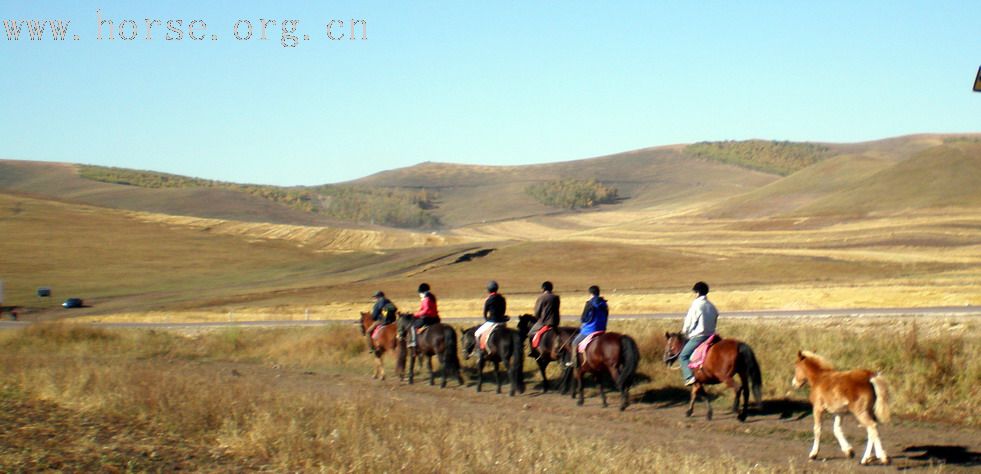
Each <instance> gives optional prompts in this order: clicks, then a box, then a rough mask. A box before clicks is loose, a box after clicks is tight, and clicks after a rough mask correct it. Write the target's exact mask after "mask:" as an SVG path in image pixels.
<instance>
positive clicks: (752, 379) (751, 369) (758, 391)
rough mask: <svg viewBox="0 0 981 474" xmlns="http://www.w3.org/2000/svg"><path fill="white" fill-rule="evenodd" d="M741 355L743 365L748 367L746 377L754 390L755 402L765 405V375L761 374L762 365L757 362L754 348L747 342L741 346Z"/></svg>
mask: <svg viewBox="0 0 981 474" xmlns="http://www.w3.org/2000/svg"><path fill="white" fill-rule="evenodd" d="M739 355H740V356H742V358H743V364H745V366H746V375H747V376H748V377H749V380H748V381H747V382H749V385H750V387H751V388H752V389H753V400H755V401H756V404H757V405H759V404H760V403H763V374H761V373H760V364H759V362H757V361H756V354H754V353H753V348H752V347H749V344H746V343H745V342H744V343H741V344H739Z"/></svg>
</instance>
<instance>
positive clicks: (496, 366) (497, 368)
mask: <svg viewBox="0 0 981 474" xmlns="http://www.w3.org/2000/svg"><path fill="white" fill-rule="evenodd" d="M494 381H495V382H497V394H498V395H500V394H501V363H500V362H498V361H496V360H495V361H494Z"/></svg>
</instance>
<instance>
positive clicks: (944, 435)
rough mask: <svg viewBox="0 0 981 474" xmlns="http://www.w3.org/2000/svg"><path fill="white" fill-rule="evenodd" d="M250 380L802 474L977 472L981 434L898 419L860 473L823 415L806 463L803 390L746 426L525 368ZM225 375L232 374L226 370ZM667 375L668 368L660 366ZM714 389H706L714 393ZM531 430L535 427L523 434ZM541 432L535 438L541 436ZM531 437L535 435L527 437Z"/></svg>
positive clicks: (255, 369) (681, 402)
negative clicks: (498, 383) (556, 383)
mask: <svg viewBox="0 0 981 474" xmlns="http://www.w3.org/2000/svg"><path fill="white" fill-rule="evenodd" d="M234 369H235V370H237V371H238V373H240V374H242V376H246V377H260V378H267V377H268V378H269V379H270V380H275V383H276V384H279V385H280V386H281V387H283V388H287V389H289V390H317V391H326V392H328V393H331V394H334V395H336V396H338V397H344V396H351V395H350V394H352V393H357V394H360V395H359V396H363V397H368V398H371V399H375V400H378V401H379V402H380V403H381V404H382V405H384V404H385V403H386V402H387V403H390V404H391V406H392V407H394V409H395V410H423V411H425V410H438V411H439V412H442V413H444V414H448V415H450V416H453V417H456V416H459V417H472V418H474V419H475V420H479V419H483V418H487V419H493V418H494V417H498V416H502V414H503V415H504V416H512V417H514V418H515V419H522V420H524V419H527V420H528V426H529V427H531V426H533V425H537V426H562V427H565V428H566V429H563V430H561V431H557V432H555V433H554V436H575V437H577V438H581V439H582V440H583V442H584V443H585V442H588V440H590V439H595V438H605V439H609V440H612V441H615V442H616V443H617V444H618V445H625V446H630V447H633V448H634V449H648V448H650V447H652V446H661V447H665V448H668V449H670V450H671V451H674V452H687V453H704V455H705V456H711V457H717V458H720V459H725V457H726V456H731V457H732V458H735V459H739V460H742V461H746V462H752V463H756V464H758V465H759V466H760V467H768V468H775V469H778V470H780V469H784V468H787V469H789V468H791V467H792V468H793V469H794V470H797V471H798V472H801V471H804V472H842V471H851V470H858V469H862V470H863V472H866V471H867V472H885V471H892V470H896V469H899V470H915V471H919V472H928V471H933V470H935V469H936V468H937V466H938V465H939V464H944V468H943V469H944V471H948V470H953V471H970V470H977V469H978V467H981V430H975V429H971V428H965V427H959V426H952V425H944V424H934V423H924V422H916V421H911V420H897V419H894V420H893V422H892V423H890V424H887V425H883V426H882V427H881V429H880V433H881V435H882V439H883V441H884V446H885V449H886V451H887V452H888V453H889V455H890V456H891V457H892V459H893V463H892V465H891V466H878V467H862V466H860V465H859V463H858V459H848V458H846V457H845V456H844V455H843V454H842V453H841V452H840V451H839V450H838V446H837V443H836V442H835V440H834V439H833V435H832V429H831V428H832V426H831V425H832V420H831V419H827V418H826V419H825V426H824V435H823V443H822V448H821V452H820V456H819V460H817V461H808V460H807V453H808V451H809V450H810V447H811V441H812V439H813V437H812V436H813V435H812V431H811V430H812V424H813V421H812V420H813V419H812V418H811V416H810V406H809V405H808V404H807V403H806V399H805V397H806V394H805V392H801V393H797V394H794V395H793V397H792V398H790V399H784V400H766V401H765V403H764V406H763V408H762V409H761V410H755V411H754V412H753V413H752V414H751V416H750V417H749V419H748V420H747V421H746V422H745V423H741V422H739V421H738V420H737V419H736V417H735V416H734V415H733V414H731V413H729V409H728V407H727V406H726V405H728V400H729V398H727V397H724V398H721V399H719V400H716V402H715V403H714V404H713V406H714V408H715V418H714V419H713V420H712V421H708V420H706V419H705V417H704V415H705V409H704V405H703V404H699V405H697V406H696V411H695V416H694V417H692V418H686V417H685V416H684V410H685V405H686V403H687V400H688V398H687V397H688V395H687V392H686V391H684V390H681V389H680V387H665V388H661V389H655V390H649V391H647V392H643V393H632V394H631V398H632V404H631V405H630V406H629V407H628V408H627V410H626V411H624V412H620V411H618V410H617V409H616V408H615V407H616V406H617V405H618V403H619V395H618V394H615V393H614V394H612V395H610V394H608V397H609V402H610V408H602V407H601V402H600V399H599V396H598V391H597V389H596V387H595V386H591V385H590V386H588V387H587V389H586V396H587V398H586V403H585V405H584V406H582V407H579V406H576V404H575V402H574V401H573V400H572V399H571V398H569V397H567V396H562V395H560V394H557V393H555V394H553V393H548V394H543V393H542V391H541V387H540V384H539V380H538V378H537V375H536V376H534V377H533V376H532V375H531V373H530V371H529V372H527V378H526V380H528V381H529V385H528V390H527V391H526V393H525V394H524V395H520V396H516V397H513V398H512V397H508V396H507V395H506V393H507V386H505V387H504V394H503V395H498V394H495V393H494V391H493V390H494V383H493V381H492V379H491V378H490V376H489V375H488V376H486V377H487V378H486V379H485V383H484V392H482V393H476V392H475V387H474V385H473V373H471V372H469V371H468V372H467V374H466V375H467V385H466V386H464V387H458V386H456V384H454V383H451V384H450V386H449V387H448V388H445V389H440V388H439V387H438V384H437V386H435V387H432V386H429V385H428V384H427V383H426V380H427V378H426V377H423V378H422V382H419V380H420V379H418V378H417V382H416V384H414V385H408V384H406V383H405V382H400V381H398V379H397V377H395V378H394V379H393V378H389V379H388V380H386V381H375V380H372V379H370V378H369V377H368V375H367V374H365V375H364V376H359V375H352V374H342V373H311V372H302V371H291V370H286V369H274V368H267V367H264V366H251V365H236V366H235V367H234ZM228 370H231V368H229V369H228ZM665 370H667V369H665ZM721 391H722V389H720V388H718V387H716V388H714V389H712V390H711V393H716V394H717V393H720V392H721ZM843 425H844V430H845V433H846V436H847V437H848V439H849V441H850V442H851V443H852V445H853V446H854V447H855V449H856V451H857V452H858V456H861V453H862V452H863V450H864V447H865V440H866V436H865V431H864V429H860V428H859V427H858V425H857V423H855V422H854V421H853V419H852V418H851V417H846V418H845V422H844V423H843ZM529 433H531V431H529ZM538 435H539V436H540V434H538ZM529 436H532V434H529Z"/></svg>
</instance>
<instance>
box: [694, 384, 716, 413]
mask: <svg viewBox="0 0 981 474" xmlns="http://www.w3.org/2000/svg"><path fill="white" fill-rule="evenodd" d="M695 385H696V386H698V391H699V392H700V393H701V394H702V398H704V399H705V410H706V413H705V419H706V420H709V421H712V399H711V398H709V395H708V392H706V391H705V386H704V385H702V384H698V383H696V384H695Z"/></svg>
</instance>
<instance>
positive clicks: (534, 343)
mask: <svg viewBox="0 0 981 474" xmlns="http://www.w3.org/2000/svg"><path fill="white" fill-rule="evenodd" d="M551 329H552V326H542V328H541V329H539V330H538V332H536V333H535V335H534V336H533V337H532V338H531V348H532V349H538V345H539V344H541V343H542V336H544V335H545V333H547V332H549V331H550V330H551Z"/></svg>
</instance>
